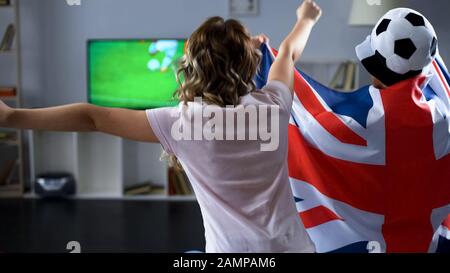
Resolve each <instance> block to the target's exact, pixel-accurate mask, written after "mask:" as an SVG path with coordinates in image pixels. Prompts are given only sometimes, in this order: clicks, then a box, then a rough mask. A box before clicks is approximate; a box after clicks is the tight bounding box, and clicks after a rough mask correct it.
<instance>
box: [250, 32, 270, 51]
mask: <svg viewBox="0 0 450 273" xmlns="http://www.w3.org/2000/svg"><path fill="white" fill-rule="evenodd" d="M268 42H269V37H267V36H266V35H265V34H263V33H261V34H259V35H256V36H253V37H252V44H253V46H254V47H255V48H260V47H261V44H264V43H268Z"/></svg>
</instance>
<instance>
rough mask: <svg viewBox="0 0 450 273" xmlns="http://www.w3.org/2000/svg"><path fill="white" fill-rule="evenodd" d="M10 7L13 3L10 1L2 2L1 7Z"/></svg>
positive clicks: (3, 0) (2, 0) (0, 2)
mask: <svg viewBox="0 0 450 273" xmlns="http://www.w3.org/2000/svg"><path fill="white" fill-rule="evenodd" d="M10 5H11V1H9V0H0V7H3V6H10Z"/></svg>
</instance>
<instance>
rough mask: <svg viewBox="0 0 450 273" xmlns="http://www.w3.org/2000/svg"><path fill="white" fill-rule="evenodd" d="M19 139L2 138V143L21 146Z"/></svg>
mask: <svg viewBox="0 0 450 273" xmlns="http://www.w3.org/2000/svg"><path fill="white" fill-rule="evenodd" d="M19 144H20V143H19V141H18V140H17V139H15V140H3V139H0V145H11V146H19Z"/></svg>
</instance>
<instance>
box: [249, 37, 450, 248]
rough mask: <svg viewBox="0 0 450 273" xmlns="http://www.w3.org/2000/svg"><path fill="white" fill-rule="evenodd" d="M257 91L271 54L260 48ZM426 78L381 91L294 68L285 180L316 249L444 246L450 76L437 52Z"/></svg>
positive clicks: (449, 194)
mask: <svg viewBox="0 0 450 273" xmlns="http://www.w3.org/2000/svg"><path fill="white" fill-rule="evenodd" d="M261 50H262V52H263V61H262V64H261V67H260V70H259V72H258V75H257V77H256V83H257V86H258V87H262V86H264V84H265V83H266V81H267V75H268V71H269V68H270V66H271V64H272V62H273V59H274V56H275V55H276V51H275V50H271V49H269V47H268V46H267V45H262V47H261ZM429 70H430V72H429V73H428V74H427V76H424V75H421V76H419V77H416V78H413V79H410V80H406V81H404V82H401V83H398V84H396V85H394V86H391V87H389V88H387V89H384V90H379V89H377V88H375V87H373V86H365V87H362V88H361V89H359V90H356V91H354V92H351V93H342V92H337V91H335V90H332V89H330V88H327V87H325V86H323V85H321V84H320V83H318V82H317V81H315V80H313V79H312V78H311V77H309V76H308V75H306V74H305V73H303V72H300V71H297V70H296V71H294V73H295V83H294V103H293V108H292V114H291V121H290V125H289V158H288V164H289V176H290V183H291V188H292V192H293V195H294V199H295V202H296V206H297V210H298V212H299V216H300V217H301V219H302V221H303V223H304V225H305V228H306V230H307V231H308V233H309V235H310V237H311V239H312V240H313V241H314V243H315V244H316V249H317V251H318V252H333V251H334V252H368V249H367V246H368V244H369V242H376V243H377V244H378V246H379V250H380V251H381V252H436V251H443V250H445V249H448V246H449V245H450V244H449V242H450V218H448V219H447V220H446V218H447V216H448V215H449V213H450V180H449V178H450V156H449V154H450V119H449V118H448V116H449V114H450V87H449V83H450V77H449V73H448V70H447V68H446V67H445V65H444V62H443V60H442V58H440V57H437V58H436V59H435V60H434V61H433V63H432V66H430V69H429Z"/></svg>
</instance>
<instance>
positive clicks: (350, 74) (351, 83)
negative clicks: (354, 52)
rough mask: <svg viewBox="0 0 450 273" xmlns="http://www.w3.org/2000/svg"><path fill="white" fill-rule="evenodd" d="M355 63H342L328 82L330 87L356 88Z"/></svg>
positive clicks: (346, 89)
mask: <svg viewBox="0 0 450 273" xmlns="http://www.w3.org/2000/svg"><path fill="white" fill-rule="evenodd" d="M356 73H357V65H356V64H355V63H353V62H345V63H342V64H341V65H340V66H339V68H338V70H337V71H336V73H335V75H334V77H333V79H332V80H331V82H330V86H329V87H330V88H333V89H338V90H342V91H352V90H354V89H355V88H356Z"/></svg>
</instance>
